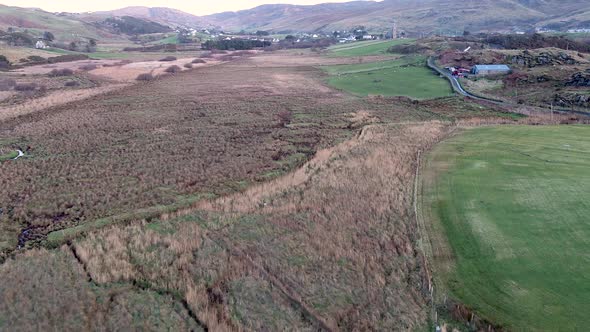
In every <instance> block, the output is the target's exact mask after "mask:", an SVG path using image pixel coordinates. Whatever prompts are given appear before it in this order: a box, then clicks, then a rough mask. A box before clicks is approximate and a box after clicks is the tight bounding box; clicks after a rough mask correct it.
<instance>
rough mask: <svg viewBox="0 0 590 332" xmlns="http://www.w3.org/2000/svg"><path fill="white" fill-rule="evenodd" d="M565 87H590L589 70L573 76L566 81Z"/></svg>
mask: <svg viewBox="0 0 590 332" xmlns="http://www.w3.org/2000/svg"><path fill="white" fill-rule="evenodd" d="M565 85H566V86H583V87H586V86H588V87H590V69H586V72H579V73H575V74H573V75H572V78H571V80H569V81H567V82H566V83H565Z"/></svg>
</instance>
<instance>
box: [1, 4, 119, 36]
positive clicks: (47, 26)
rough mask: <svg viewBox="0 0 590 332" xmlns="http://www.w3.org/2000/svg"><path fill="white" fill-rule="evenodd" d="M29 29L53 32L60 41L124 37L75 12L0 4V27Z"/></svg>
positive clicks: (41, 33) (37, 34)
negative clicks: (85, 19) (63, 12)
mask: <svg viewBox="0 0 590 332" xmlns="http://www.w3.org/2000/svg"><path fill="white" fill-rule="evenodd" d="M10 27H12V28H17V29H27V30H28V31H29V33H31V34H32V35H34V36H41V35H43V32H44V31H50V32H52V33H53V34H54V35H55V37H56V39H58V40H60V41H76V40H79V39H81V38H94V39H97V40H119V39H122V37H121V36H118V35H117V34H115V33H112V32H111V31H109V30H107V29H103V28H102V27H100V26H97V25H95V24H90V23H88V22H84V21H81V20H79V19H78V18H77V16H76V15H74V14H59V15H58V14H54V13H49V12H46V11H43V10H40V9H33V8H20V7H9V6H4V5H0V29H2V30H7V29H8V28H10Z"/></svg>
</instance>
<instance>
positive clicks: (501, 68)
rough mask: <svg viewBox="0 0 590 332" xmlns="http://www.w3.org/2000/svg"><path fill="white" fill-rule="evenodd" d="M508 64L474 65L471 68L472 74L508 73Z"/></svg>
mask: <svg viewBox="0 0 590 332" xmlns="http://www.w3.org/2000/svg"><path fill="white" fill-rule="evenodd" d="M510 70H511V69H510V67H509V66H508V65H475V66H473V68H471V73H472V74H474V75H501V74H508V73H510Z"/></svg>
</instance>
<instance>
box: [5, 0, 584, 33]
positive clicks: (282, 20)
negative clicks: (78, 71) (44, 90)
mask: <svg viewBox="0 0 590 332" xmlns="http://www.w3.org/2000/svg"><path fill="white" fill-rule="evenodd" d="M394 22H396V23H397V25H398V28H399V29H400V30H404V31H406V32H408V33H409V34H410V35H413V36H417V35H420V34H423V33H426V34H428V33H462V32H463V31H464V30H467V31H470V32H479V31H484V32H486V31H494V32H497V31H504V32H510V31H527V30H532V29H534V28H535V27H543V26H547V27H549V28H551V29H555V30H565V29H567V28H574V27H587V28H590V6H589V5H588V0H384V1H380V2H376V1H353V2H344V3H327V4H319V5H313V6H299V5H285V4H277V5H263V6H259V7H256V8H253V9H249V10H242V11H237V12H225V13H219V14H214V15H208V16H202V17H199V16H195V15H192V14H189V13H185V12H183V11H180V10H176V9H171V8H165V7H155V8H150V7H126V8H122V9H117V10H112V11H102V12H91V13H81V14H67V13H60V14H55V13H48V12H45V11H42V10H39V9H27V8H18V7H8V6H3V5H0V29H4V30H6V29H7V28H8V27H18V28H22V29H29V31H30V32H32V33H33V34H37V35H41V34H42V32H43V31H45V30H46V31H51V32H53V33H54V34H55V35H56V37H57V38H58V39H62V40H75V39H76V38H94V39H98V40H105V39H122V38H123V39H124V38H125V36H122V35H120V34H121V33H127V34H129V33H142V32H143V31H151V32H159V31H165V30H167V27H171V28H176V27H191V28H205V27H216V28H219V29H223V30H227V31H236V32H237V31H240V30H246V31H256V30H270V31H273V32H275V33H293V32H326V33H329V32H332V31H335V30H349V29H352V28H354V27H357V26H364V27H365V28H366V29H367V30H368V31H369V32H377V33H383V32H385V31H387V30H390V29H391V27H392V25H393V23H394ZM113 23H117V24H113ZM127 23H131V26H129V25H128V24H127ZM136 28H138V29H139V30H136ZM135 31H138V32H135Z"/></svg>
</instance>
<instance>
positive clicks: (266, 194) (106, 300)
mask: <svg viewBox="0 0 590 332" xmlns="http://www.w3.org/2000/svg"><path fill="white" fill-rule="evenodd" d="M265 57H268V58H267V61H265V60H264V58H265ZM301 57H303V59H301ZM293 59H296V60H293ZM305 59H308V60H313V61H309V62H310V63H313V64H314V65H317V64H319V63H320V61H321V58H320V57H318V56H310V55H305V54H303V55H297V54H295V53H292V52H291V53H289V52H285V53H280V52H279V53H273V54H268V55H267V54H262V55H258V56H256V57H252V58H244V59H240V60H236V61H232V62H229V63H225V64H222V65H218V66H215V67H203V68H198V69H194V70H191V71H185V72H181V73H178V74H176V75H170V76H167V77H164V78H161V79H158V80H154V81H150V82H143V83H142V84H137V85H133V86H128V87H125V88H122V89H119V90H118V91H113V92H110V93H107V94H105V95H103V96H100V97H92V98H90V99H86V100H83V101H78V102H75V103H71V104H68V105H65V106H58V107H53V108H49V109H46V110H44V111H43V112H37V113H31V114H27V115H22V116H20V117H17V118H10V119H5V120H4V121H0V150H1V151H11V150H13V149H17V148H21V149H22V150H23V151H25V156H24V157H23V158H20V159H18V160H16V161H12V160H8V161H6V162H2V163H0V184H1V185H0V208H1V210H0V211H1V213H0V235H1V238H0V246H1V248H2V250H3V256H2V261H3V264H2V265H1V266H0V278H2V280H3V281H5V283H4V282H3V284H4V285H7V287H0V302H2V303H0V308H3V309H2V310H0V329H2V328H3V327H5V326H11V327H13V328H16V329H24V330H26V329H31V326H33V325H32V324H36V325H35V326H38V327H49V328H63V329H83V328H84V326H98V325H100V326H108V327H109V328H112V329H117V328H129V327H130V326H133V327H136V328H145V329H149V328H154V326H162V327H166V328H172V329H180V330H186V329H193V330H199V329H205V330H206V329H212V330H264V329H267V330H283V329H286V328H294V329H297V330H317V329H324V330H367V329H373V330H374V329H388V330H390V329H400V328H401V329H416V328H420V327H424V326H425V325H426V320H427V309H426V304H427V297H426V295H425V294H426V292H425V288H426V286H425V285H426V284H427V283H426V281H425V279H426V278H425V275H426V274H425V270H424V264H423V260H422V259H421V257H420V252H419V251H418V246H417V241H418V236H417V234H416V225H415V220H414V219H413V213H412V208H411V202H412V200H411V196H412V195H411V193H412V183H413V179H414V168H415V167H416V158H417V152H418V151H419V150H424V149H427V148H428V147H429V146H430V145H432V144H433V143H435V142H436V141H438V140H439V139H441V138H442V137H444V136H445V135H446V133H447V131H448V130H449V128H450V127H449V124H450V121H455V120H457V119H471V118H474V117H477V118H478V121H485V119H488V118H498V117H500V118H501V119H502V120H501V121H502V122H514V115H511V114H506V113H499V112H497V111H495V110H494V109H492V107H491V106H489V105H478V104H473V103H470V102H467V101H464V100H461V99H459V98H443V99H437V100H428V101H412V100H409V99H407V98H382V97H379V96H374V97H368V98H359V97H354V96H350V95H346V94H343V93H342V92H338V91H335V90H333V89H331V88H329V87H327V86H326V85H325V84H324V83H323V79H324V74H323V73H322V71H320V70H318V69H317V68H315V67H312V66H310V65H309V64H306V63H307V61H306V60H305ZM330 61H334V60H333V59H330ZM480 119H483V120H480ZM432 120H439V121H440V120H443V121H444V122H438V121H432ZM424 122H426V123H424ZM312 156H313V159H312V160H311V161H309V162H307V161H308V160H309V159H310V158H312ZM299 166H301V167H300V168H298V167H299ZM294 169H297V170H296V171H294V172H293V171H292V170H294ZM48 234H49V238H48V240H47V241H46V240H45V236H46V235H48ZM18 246H23V247H24V249H23V250H19V251H15V250H14V249H15V248H17V247H18ZM39 246H47V247H49V246H50V247H54V249H51V250H45V249H42V250H38V249H31V247H39ZM46 264H50V265H51V266H46ZM22 275H27V277H26V278H22ZM48 299H51V303H49V302H48V301H49V300H48ZM35 303H39V305H40V308H41V309H38V310H42V313H43V314H42V315H41V316H36V317H35V318H34V319H36V320H34V319H33V318H31V316H30V315H29V314H30V313H31V312H34V310H32V309H31V308H32V306H34V305H35ZM141 303H146V304H147V305H146V306H141V305H140V304H141ZM15 304H16V305H15ZM11 306H14V310H12V307H11ZM46 306H48V307H49V306H52V307H50V308H46ZM9 308H10V309H9ZM58 308H64V310H65V312H67V315H62V316H60V317H63V319H60V320H59V321H57V320H55V319H53V318H51V317H56V316H57V315H60V313H59V311H58ZM74 308H77V309H78V310H77V311H76V309H74ZM149 308H151V309H149ZM22 312H27V315H23V314H22ZM143 317H146V318H145V319H143ZM147 317H149V319H148V318H147ZM2 324H5V325H2ZM138 324H143V325H138Z"/></svg>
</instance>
